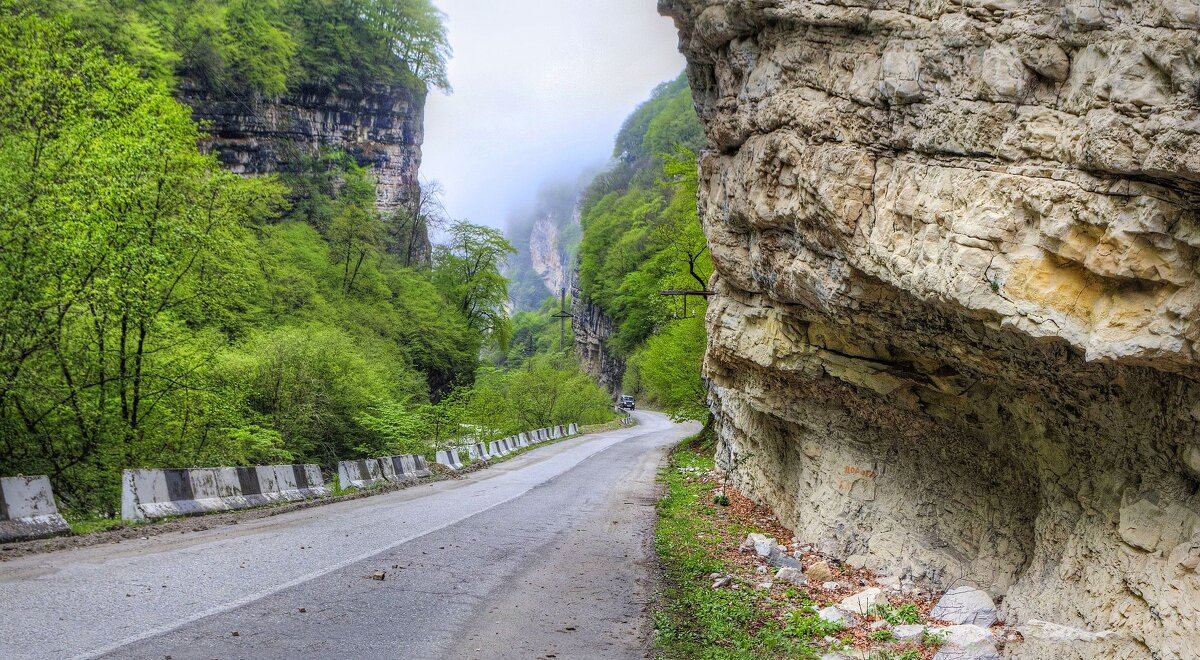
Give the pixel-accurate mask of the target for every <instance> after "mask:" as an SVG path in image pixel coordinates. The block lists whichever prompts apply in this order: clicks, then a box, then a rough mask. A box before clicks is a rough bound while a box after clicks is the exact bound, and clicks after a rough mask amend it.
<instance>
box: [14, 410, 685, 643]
mask: <svg viewBox="0 0 1200 660" xmlns="http://www.w3.org/2000/svg"><path fill="white" fill-rule="evenodd" d="M636 416H637V417H638V419H639V421H640V422H641V423H640V424H639V425H638V426H635V427H632V428H628V429H621V430H618V431H609V432H605V433H598V434H594V435H587V436H583V437H580V438H575V439H571V440H567V441H565V442H562V443H558V444H554V445H549V446H542V447H539V448H537V449H535V450H533V451H531V452H528V453H526V454H524V455H522V456H518V457H516V458H515V459H513V460H510V461H507V462H504V463H501V464H499V465H497V466H496V467H493V468H489V469H486V470H481V471H479V472H475V473H472V474H469V475H466V476H465V477H464V478H462V479H458V480H447V481H439V482H435V483H432V484H426V485H420V486H416V487H413V488H408V489H405V490H401V491H396V492H392V493H387V494H383V495H379V496H376V497H369V498H364V499H358V500H353V501H346V502H337V503H333V504H329V505H327V506H320V507H315V508H311V509H305V510H301V511H294V512H290V513H285V514H281V515H278V516H273V517H269V518H262V519H255V520H249V521H245V522H243V523H241V524H236V525H224V526H221V527H215V528H212V529H209V530H205V531H199V532H188V533H183V534H178V535H163V536H156V537H150V538H147V539H142V540H138V541H133V542H129V541H126V542H123V543H121V544H119V545H116V544H110V545H101V546H92V547H87V548H80V549H76V550H69V551H61V552H55V553H50V554H45V555H36V556H30V557H24V558H20V559H16V560H13V561H10V562H5V563H0V657H2V658H68V657H112V658H168V657H169V658H172V659H174V660H179V659H181V658H205V659H207V658H221V659H222V660H226V659H231V658H255V659H259V658H325V657H333V656H339V657H357V658H502V657H503V658H558V659H567V658H589V659H590V658H631V657H642V656H644V655H645V654H646V653H647V652H648V649H649V637H650V632H651V622H650V620H649V617H648V613H647V611H646V604H647V602H648V601H649V599H650V598H651V596H652V593H653V543H652V539H653V524H654V502H655V485H654V479H655V472H656V470H657V468H658V467H659V465H660V464H661V461H662V458H663V456H664V454H665V451H666V449H667V448H668V447H669V446H670V445H671V444H673V443H675V442H677V441H679V440H680V439H682V438H684V437H686V436H687V435H689V434H692V433H695V432H696V431H698V430H699V429H698V427H697V426H695V425H678V424H673V423H672V422H671V421H670V420H669V419H667V418H666V417H665V416H663V415H660V414H657V413H651V412H638V413H636ZM377 571H383V572H385V573H386V579H384V580H382V581H380V580H376V579H371V576H372V574H374V573H375V572H377Z"/></svg>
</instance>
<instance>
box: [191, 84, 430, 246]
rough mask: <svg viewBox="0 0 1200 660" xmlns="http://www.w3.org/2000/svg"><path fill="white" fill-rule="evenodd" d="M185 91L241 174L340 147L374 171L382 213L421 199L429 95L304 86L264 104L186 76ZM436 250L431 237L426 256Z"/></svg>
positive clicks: (217, 147)
mask: <svg viewBox="0 0 1200 660" xmlns="http://www.w3.org/2000/svg"><path fill="white" fill-rule="evenodd" d="M179 93H180V96H181V98H182V100H183V102H185V103H187V104H188V105H190V106H191V107H192V112H193V117H194V118H195V119H196V120H197V121H200V122H203V123H205V124H206V125H207V126H208V130H209V131H210V133H211V135H212V139H211V140H210V142H209V146H210V148H212V149H213V150H214V151H215V152H216V153H217V155H218V157H219V158H220V160H221V162H223V163H224V164H225V165H226V166H227V167H228V168H229V169H230V170H232V171H234V172H237V173H239V174H266V173H271V172H277V171H280V170H282V169H285V168H286V166H287V163H288V161H289V160H291V159H294V158H297V157H300V156H302V155H305V154H313V153H316V152H317V150H318V149H319V148H320V147H323V146H324V147H334V148H337V149H341V150H343V151H346V152H347V153H349V154H351V155H352V156H353V157H354V158H355V159H356V160H357V161H358V163H359V164H360V165H363V166H370V167H371V169H372V170H373V171H374V174H375V177H376V180H377V184H378V187H377V192H376V202H377V206H378V208H379V210H380V211H381V212H383V213H385V214H386V213H390V212H393V211H395V210H397V209H399V208H408V207H409V205H410V203H412V201H413V200H415V199H416V194H417V189H418V186H419V180H418V171H419V170H420V167H421V144H422V143H423V141H424V138H425V123H424V122H425V97H424V95H422V94H417V93H415V92H413V91H411V90H409V89H407V88H405V87H401V86H383V85H380V86H375V87H373V88H370V89H367V90H357V89H353V88H350V87H343V88H339V89H338V90H337V91H336V92H335V93H328V92H320V93H318V92H305V91H303V90H300V91H295V92H289V93H288V94H287V95H285V96H284V97H282V98H280V99H277V100H275V101H272V102H264V101H257V100H254V99H252V98H251V99H246V98H230V97H229V95H227V94H221V95H217V94H213V93H212V92H211V91H210V90H207V89H203V88H201V87H199V86H197V85H196V84H195V83H193V82H191V81H188V80H186V79H185V80H183V81H182V82H181V84H180V92H179ZM429 251H430V246H429V245H428V239H426V240H425V245H424V246H423V249H422V255H423V258H424V259H428V255H429Z"/></svg>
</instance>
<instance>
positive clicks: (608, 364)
mask: <svg viewBox="0 0 1200 660" xmlns="http://www.w3.org/2000/svg"><path fill="white" fill-rule="evenodd" d="M571 329H572V332H574V333H575V351H576V353H578V354H579V361H580V363H581V364H582V365H583V370H584V371H585V372H587V373H588V375H590V376H591V377H592V378H595V379H596V380H597V382H599V383H600V386H601V387H603V388H604V389H606V390H608V392H609V393H610V394H619V393H620V390H621V383H622V382H623V381H624V379H625V361H624V360H622V359H621V358H620V357H618V356H615V355H613V354H612V353H610V352H609V350H608V348H607V346H606V342H607V341H608V337H609V335H611V334H612V321H610V320H609V319H608V317H607V316H605V315H604V311H603V310H601V309H600V308H599V307H598V306H596V305H594V304H592V302H591V301H589V300H585V299H584V296H582V295H580V293H579V281H578V280H577V279H574V278H572V281H571Z"/></svg>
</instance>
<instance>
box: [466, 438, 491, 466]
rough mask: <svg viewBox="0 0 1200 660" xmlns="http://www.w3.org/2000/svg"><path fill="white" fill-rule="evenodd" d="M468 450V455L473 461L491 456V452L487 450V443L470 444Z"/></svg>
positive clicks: (484, 459) (487, 458)
mask: <svg viewBox="0 0 1200 660" xmlns="http://www.w3.org/2000/svg"><path fill="white" fill-rule="evenodd" d="M468 452H469V453H468V455H469V456H470V457H471V460H473V461H486V460H490V459H491V458H492V455H491V452H489V451H488V448H487V445H486V444H484V443H482V442H480V443H478V444H474V445H471V448H470V449H469V450H468Z"/></svg>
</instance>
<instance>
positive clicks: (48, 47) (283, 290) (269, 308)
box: [0, 5, 511, 513]
mask: <svg viewBox="0 0 1200 660" xmlns="http://www.w3.org/2000/svg"><path fill="white" fill-rule="evenodd" d="M200 138H201V132H200V129H199V127H197V125H196V124H195V123H194V122H193V121H192V120H191V118H190V112H189V111H188V109H187V108H186V107H184V106H183V105H181V104H179V103H178V102H177V101H175V100H174V99H173V98H172V95H171V92H170V89H169V87H168V84H167V83H166V81H164V80H162V79H159V78H156V77H154V76H145V75H143V72H142V71H141V70H139V69H138V68H136V67H134V66H132V65H129V64H126V63H123V62H121V61H120V60H114V59H112V58H111V56H109V55H108V53H107V52H105V50H104V49H102V48H99V47H94V46H91V45H87V40H86V39H85V38H84V36H81V35H80V34H79V33H77V32H74V31H73V30H72V28H71V24H70V21H69V20H68V19H66V18H64V17H54V18H49V19H47V18H42V17H41V16H40V15H38V14H37V13H33V12H21V11H15V10H13V7H12V6H11V5H5V6H4V11H3V12H0V200H3V201H2V202H0V474H16V473H25V474H43V473H44V474H48V475H50V477H51V479H52V482H53V485H54V490H55V493H56V495H57V496H58V497H59V499H60V501H61V503H62V504H63V505H65V506H66V507H67V508H68V509H72V510H76V511H98V512H101V513H103V512H106V511H107V512H111V511H112V510H113V509H114V508H115V506H116V503H117V501H118V497H119V483H120V480H119V472H120V470H121V469H123V468H128V467H142V466H147V467H155V466H170V467H187V466H196V465H231V464H234V465H236V464H255V463H270V462H285V461H311V462H318V463H321V464H324V465H326V466H329V465H332V463H333V462H334V461H336V460H337V459H339V458H347V457H352V456H364V455H380V454H384V453H389V452H396V451H415V450H419V449H421V448H428V447H429V446H430V445H431V444H433V443H435V442H436V441H437V440H438V439H439V438H441V437H444V436H445V435H446V434H447V428H446V427H447V421H446V420H447V419H448V417H449V413H448V410H450V409H453V408H454V407H455V406H456V405H459V404H458V402H459V401H461V400H463V399H464V398H466V394H465V393H466V392H469V388H470V385H471V384H472V383H473V381H474V379H475V371H476V369H477V367H478V364H479V352H480V348H481V346H483V345H484V344H485V342H486V343H489V344H491V343H496V342H499V343H503V341H502V340H503V339H504V338H505V337H506V336H507V332H508V330H507V328H508V319H507V317H506V316H505V314H504V312H503V308H502V307H501V306H500V304H499V302H501V301H503V298H504V287H503V278H501V277H500V274H499V270H500V268H501V267H502V265H503V264H502V260H503V257H504V256H505V255H506V254H507V253H508V252H509V251H511V247H510V246H508V245H507V244H506V243H504V242H503V240H502V239H497V238H496V236H495V235H494V232H491V230H488V229H486V228H481V227H474V226H471V225H467V224H465V223H463V224H460V225H457V226H456V227H455V229H454V232H453V236H454V237H455V238H454V240H452V242H451V244H450V245H448V246H446V247H445V248H444V249H442V250H439V253H438V256H437V259H436V260H435V262H434V264H433V265H432V267H431V268H430V269H429V270H428V271H416V270H413V269H410V268H407V267H405V266H404V265H403V263H402V261H401V259H400V258H399V257H397V256H395V255H394V253H393V251H392V250H389V249H387V248H388V242H389V241H390V240H394V237H392V236H391V235H390V234H389V232H388V231H387V227H386V223H385V219H383V218H381V217H380V216H379V213H378V212H377V211H376V210H375V206H374V198H375V194H374V182H373V181H372V180H371V178H370V176H369V173H368V172H367V171H366V170H364V169H362V168H360V167H359V166H357V165H356V164H355V163H354V161H353V159H350V158H348V157H346V156H344V155H342V154H338V153H330V154H326V155H322V156H320V157H316V158H313V159H311V161H306V162H305V163H306V164H305V165H304V166H303V167H298V168H296V169H295V170H294V171H291V172H289V173H287V174H286V175H285V176H283V177H282V178H279V179H276V178H273V177H261V178H252V179H243V178H241V177H238V176H235V175H232V174H229V173H227V172H225V171H223V170H222V169H221V168H220V167H219V165H218V163H217V161H216V159H215V158H214V157H212V156H210V155H205V154H202V153H201V152H200V151H199V149H198V147H197V144H198V142H199V140H200ZM464 262H469V263H471V264H473V267H472V268H471V269H469V270H467V271H464V269H463V268H462V264H463V263H464ZM464 301H469V302H464ZM455 430H456V429H455Z"/></svg>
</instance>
